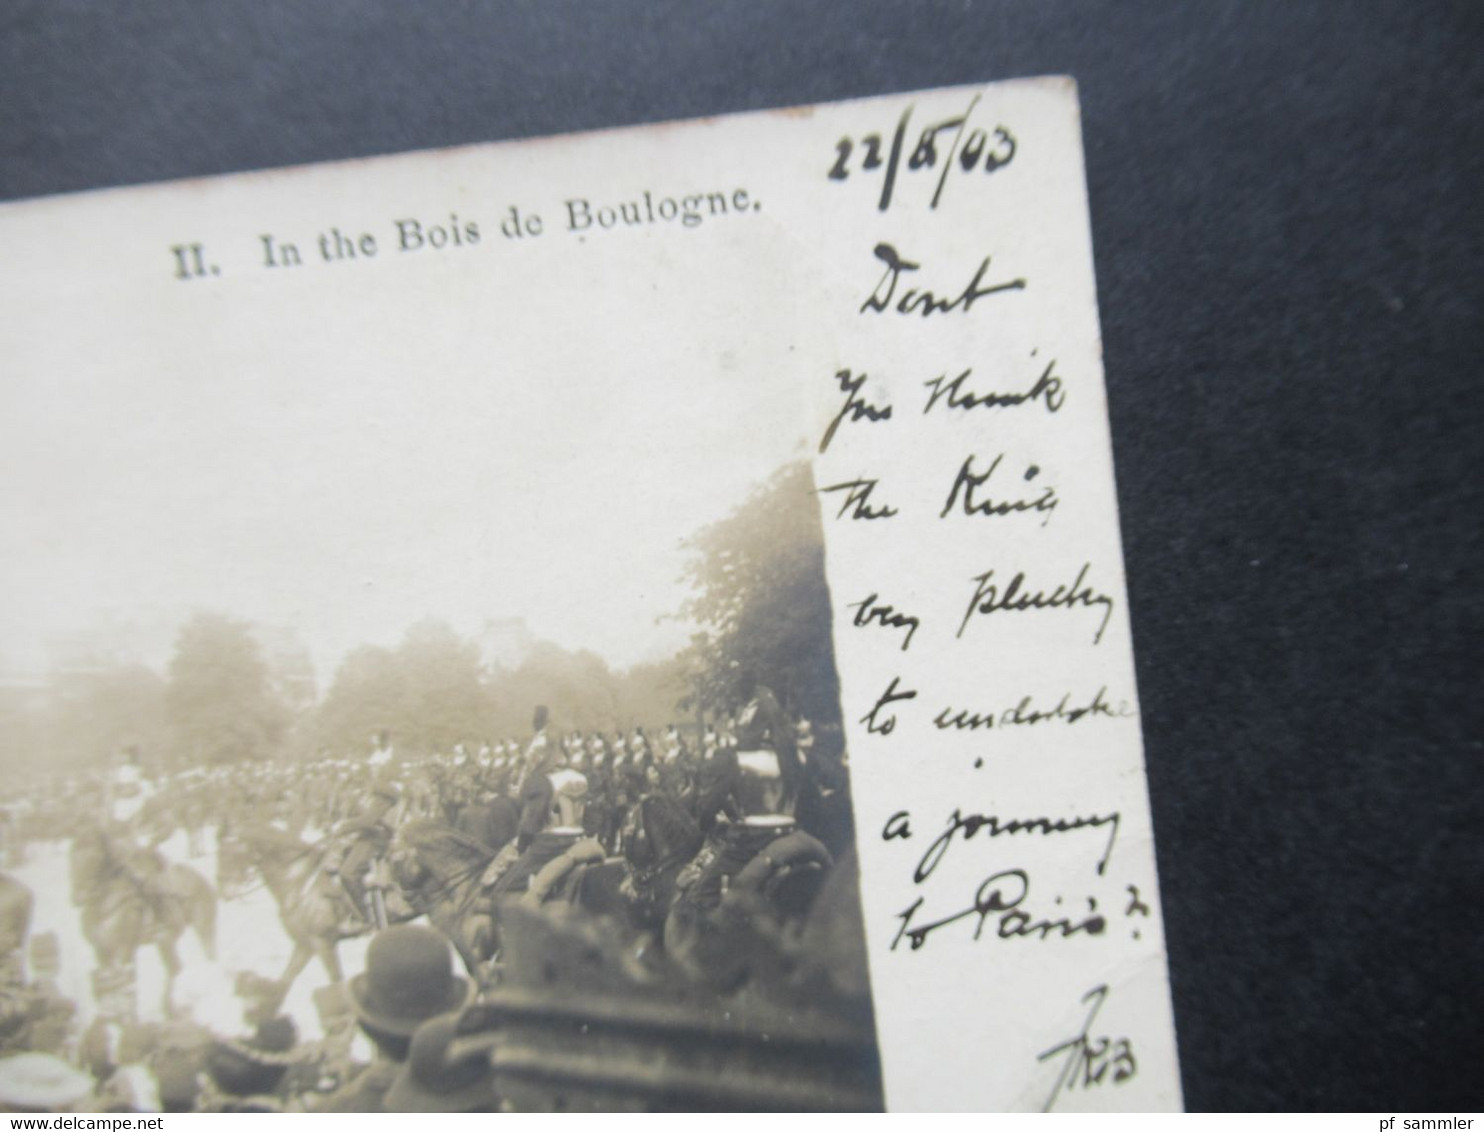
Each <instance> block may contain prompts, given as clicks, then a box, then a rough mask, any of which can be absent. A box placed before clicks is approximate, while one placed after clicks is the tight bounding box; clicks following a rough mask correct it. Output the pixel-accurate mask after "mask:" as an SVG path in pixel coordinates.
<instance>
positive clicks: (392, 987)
mask: <svg viewBox="0 0 1484 1132" xmlns="http://www.w3.org/2000/svg"><path fill="white" fill-rule="evenodd" d="M468 997H469V983H468V981H467V980H465V979H461V978H459V977H458V976H456V975H455V974H454V973H453V956H452V954H451V953H450V951H449V947H448V943H447V941H446V940H444V938H443V937H442V936H441V935H439V934H438V933H437V932H435V931H434V930H433V929H432V928H424V927H418V926H416V925H412V924H399V925H398V926H396V927H393V928H387V929H386V930H385V931H382V932H380V933H378V934H377V936H376V938H375V939H373V940H372V941H371V946H370V947H368V948H367V949H366V970H365V971H364V972H363V973H362V974H359V975H357V976H356V977H355V978H353V979H351V981H350V1002H351V1008H352V1009H353V1010H354V1011H355V1014H356V1017H357V1018H359V1019H360V1020H361V1021H362V1022H364V1023H365V1024H366V1025H368V1026H370V1027H372V1028H373V1029H375V1030H379V1031H381V1032H382V1033H384V1034H391V1035H393V1036H396V1037H410V1036H411V1034H412V1032H413V1031H414V1030H416V1029H417V1028H418V1026H419V1025H421V1024H422V1023H423V1022H426V1021H427V1020H428V1019H429V1018H432V1017H434V1016H435V1015H438V1014H443V1013H446V1012H447V1011H450V1010H457V1009H458V1008H459V1007H461V1006H463V1005H464V1001H465V1000H466V999H467V998H468Z"/></svg>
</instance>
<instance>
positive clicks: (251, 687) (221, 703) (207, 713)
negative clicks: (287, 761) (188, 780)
mask: <svg viewBox="0 0 1484 1132" xmlns="http://www.w3.org/2000/svg"><path fill="white" fill-rule="evenodd" d="M165 712H166V718H167V721H168V723H169V727H170V732H171V740H172V746H173V748H174V752H175V755H176V757H177V759H179V760H181V761H183V762H185V763H188V764H202V763H206V764H217V763H230V762H239V761H241V760H243V759H256V758H264V757H266V756H268V755H270V754H272V753H274V752H275V751H276V749H277V747H278V744H279V741H280V740H281V739H282V737H283V735H284V733H285V731H286V730H287V727H288V725H289V722H290V717H289V712H288V709H287V708H286V707H285V706H284V704H283V703H282V702H281V701H280V700H279V699H278V698H277V696H276V695H275V694H274V691H273V682H272V678H271V674H270V672H269V670H268V665H267V664H266V663H265V662H264V660H263V657H262V652H261V650H260V649H259V647H258V643H257V641H256V640H254V639H253V635H252V632H251V630H250V629H249V628H248V626H247V625H245V624H243V623H242V622H240V621H233V620H231V619H229V618H227V617H223V616H221V615H220V614H216V613H198V614H196V615H195V616H194V617H192V618H191V619H190V620H189V621H188V622H186V625H185V627H184V628H182V629H181V631H180V635H179V637H177V638H176V642H175V655H174V656H173V658H172V659H171V661H170V668H169V680H168V683H167V685H166V688H165Z"/></svg>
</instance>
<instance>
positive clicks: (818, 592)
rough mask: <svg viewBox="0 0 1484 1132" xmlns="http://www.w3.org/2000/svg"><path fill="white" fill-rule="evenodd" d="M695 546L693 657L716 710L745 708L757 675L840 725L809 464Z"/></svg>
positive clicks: (789, 469)
mask: <svg viewBox="0 0 1484 1132" xmlns="http://www.w3.org/2000/svg"><path fill="white" fill-rule="evenodd" d="M688 547H689V549H690V551H691V552H692V559H691V562H690V564H689V566H688V567H687V570H686V580H687V581H689V582H690V584H691V586H692V589H693V591H694V593H693V596H692V597H691V598H690V600H688V601H687V602H686V603H685V604H684V605H683V606H682V607H681V609H680V615H681V616H683V617H686V618H689V619H691V620H693V621H695V622H696V623H697V624H698V625H699V626H700V627H701V629H702V632H701V633H699V634H698V635H697V636H696V638H695V639H694V640H693V642H692V644H691V647H690V648H689V649H688V650H687V651H686V653H685V655H684V660H685V663H686V664H687V666H688V668H689V671H690V674H691V679H692V681H693V683H694V688H695V690H694V692H693V693H692V694H693V696H698V697H699V699H700V702H701V705H702V706H703V707H705V708H707V709H711V710H716V709H720V710H725V709H730V708H732V707H735V706H736V705H737V703H738V700H739V698H740V696H741V690H742V683H743V678H744V674H746V673H748V672H750V673H752V674H753V675H755V676H756V677H757V678H758V679H759V680H761V681H763V682H764V683H765V684H767V685H768V686H769V687H771V688H772V689H773V690H774V692H776V693H777V694H778V695H779V696H780V697H781V698H782V699H783V701H784V704H785V706H786V707H789V708H791V709H792V710H794V711H798V712H802V713H803V714H804V715H807V716H808V717H809V718H811V719H813V720H815V721H817V722H821V723H835V722H838V721H839V718H840V684H839V678H838V677H837V675H836V673H835V657H834V647H833V644H832V638H831V631H830V596H829V587H828V586H827V584H826V582H825V575H824V534H823V531H822V529H821V526H820V520H819V504H818V500H817V498H816V494H815V489H814V476H813V473H812V471H811V469H810V467H809V464H808V463H807V462H805V461H800V462H798V463H794V464H789V465H786V466H785V467H783V468H781V469H779V470H778V472H776V473H775V474H774V475H773V476H772V478H771V479H769V480H768V481H767V482H766V483H765V484H763V485H762V486H761V487H759V488H758V489H757V490H756V491H754V492H753V493H752V495H751V496H750V497H749V498H748V499H747V500H746V501H745V502H744V503H743V504H742V505H741V506H739V507H738V508H737V509H736V510H735V511H733V512H732V514H731V515H729V516H728V517H727V518H725V519H723V520H721V521H720V522H718V523H714V524H712V525H711V526H709V527H706V528H705V529H703V530H702V531H700V532H699V533H697V534H696V535H695V536H694V537H693V538H692V539H691V540H690V542H689V543H688Z"/></svg>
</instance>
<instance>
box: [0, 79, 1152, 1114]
mask: <svg viewBox="0 0 1484 1132" xmlns="http://www.w3.org/2000/svg"><path fill="white" fill-rule="evenodd" d="M1092 240H1093V234H1092V233H1091V231H1090V228H1089V219H1088V208H1087V200H1086V189H1085V181H1084V175H1083V166H1082V143H1081V136H1080V124H1079V110H1078V98H1077V91H1076V87H1075V85H1074V83H1073V82H1072V81H1071V80H1070V79H1066V78H1055V77H1053V78H1042V79H1029V80H1017V81H1012V82H1004V83H996V84H989V85H984V86H978V87H964V88H956V89H949V90H938V91H931V92H924V93H916V94H903V95H899V96H891V97H886V98H874V99H868V100H864V101H857V102H850V103H842V104H837V105H824V106H811V107H800V108H795V109H790V110H782V111H775V112H766V113H755V114H747V115H740V116H734V117H726V118H719V119H711V120H705V121H698V122H682V123H673V124H664V125H657V126H646V127H641V128H634V129H625V130H617V131H610V132H604V133H597V134H589V135H580V136H572V137H560V138H551V139H541V140H535V141H522V142H515V143H505V144H489V145H478V146H471V147H466V148H460V149H453V150H445V151H437V152H423V153H413V154H407V155H400V156H392V157H385V158H376V159H371V160H363V161H352V162H341V163H335V164H327V165H319V166H311V167H305V168H297V169H288V170H274V171H266V172H260V173H249V174H240V175H234V176H226V177H219V178H211V179H206V180H199V181H191V182H182V183H174V184H166V185H158V186H147V187H141V188H130V189H121V190H111V191H102V192H95V193H86V194H80V195H75V196H69V197H60V198H53V199H40V200H31V201H22V202H18V203H13V204H8V205H3V206H0V247H3V248H4V255H3V257H0V304H3V308H4V310H5V311H6V317H5V319H4V320H3V321H0V375H3V380H0V466H3V482H4V490H3V495H0V540H3V546H4V554H3V557H0V766H3V768H4V778H3V781H4V787H3V791H4V795H3V800H0V810H3V812H0V838H3V842H0V868H3V870H4V872H3V877H0V882H3V883H0V906H3V907H4V909H5V918H4V921H3V922H4V927H5V932H6V934H5V937H4V940H3V947H4V958H3V965H4V980H5V992H4V999H3V1001H4V1006H3V1008H0V1107H6V1108H8V1109H12V1110H42V1111H123V1110H128V1111H136V1112H159V1111H164V1112H178V1111H193V1110H194V1111H263V1112H277V1111H283V1112H293V1111H428V1112H460V1111H509V1110H541V1111H594V1110H596V1111H614V1110H630V1111H631V1110H686V1111H695V1110H790V1111H807V1110H841V1109H844V1110H862V1109H864V1110H870V1109H881V1108H886V1109H889V1110H904V1111H908V1110H1032V1111H1035V1110H1056V1111H1068V1110H1165V1109H1178V1108H1179V1107H1180V1104H1181V1094H1180V1081H1179V1068H1178V1060H1177V1052H1176V1043H1175V1032H1174V1023H1173V1018H1172V1013H1171V1006H1170V996H1169V987H1168V977H1167V972H1166V961H1165V951H1164V942H1163V935H1162V930H1161V908H1160V889H1159V884H1158V878H1157V875H1156V871H1155V856H1154V841H1153V830H1152V824H1151V819H1150V812H1149V805H1148V800H1147V794H1146V786H1145V777H1144V763H1143V746H1142V739H1141V732H1140V722H1139V708H1138V702H1139V701H1138V693H1137V689H1136V687H1135V682H1134V666H1133V657H1132V646H1131V639H1132V638H1131V629H1130V623H1129V610H1128V600H1127V594H1126V588H1125V579H1124V571H1123V563H1122V551H1121V542H1120V534H1119V525H1118V511H1117V495H1116V491H1115V481H1114V471H1113V468H1114V460H1113V453H1112V450H1111V443H1110V437H1109V430H1108V416H1107V406H1106V403H1105V393H1104V385H1103V375H1102V351H1101V343H1100V337H1099V329H1098V313H1097V292H1096V285H1095V280H1094V275H1093V258H1092V246H1093V245H1092Z"/></svg>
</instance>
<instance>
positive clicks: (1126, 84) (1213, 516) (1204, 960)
mask: <svg viewBox="0 0 1484 1132" xmlns="http://www.w3.org/2000/svg"><path fill="white" fill-rule="evenodd" d="M115 9H118V10H115ZM1481 32H1484V5H1481V4H1479V3H1476V2H1467V0H1466V2H1461V3H1456V4H1449V3H1409V2H1397V3H1384V4H1383V3H1345V4H1342V3H1338V2H1328V0H1323V2H1309V0H1306V2H1299V0H1287V2H1282V3H1256V2H1254V3H1227V2H1214V0H1201V2H1200V3H1183V2H1180V3H1177V2H1174V0H1171V2H1170V3H1167V4H1154V3H1143V2H1140V3H1112V2H1095V0H1086V2H1079V3H1072V2H1068V0H1048V2H1044V3H1032V2H1029V0H1024V2H1021V0H1017V2H1011V0H995V2H988V0H986V2H959V3H953V4H946V3H945V4H937V3H934V4H870V5H850V4H843V3H842V4H830V5H819V6H806V5H802V4H798V3H787V2H782V0H767V2H763V0H752V2H736V3H733V2H727V3H717V2H709V3H695V4H685V3H679V2H675V0H646V2H643V3H631V4H617V3H591V4H587V3H577V2H574V0H530V2H526V3H516V4H509V5H498V6H497V5H489V6H486V5H480V4H474V3H440V4H414V3H408V4H405V5H398V4H393V3H390V2H388V0H357V2H352V0H314V2H313V3H301V4H289V3H283V2H276V0H275V2H265V0H255V2H252V3H242V4H238V5H231V4H227V3H223V2H221V0H209V2H208V0H179V2H175V3H143V4H134V5H131V6H129V7H128V9H127V10H124V6H123V5H113V4H107V3H101V2H93V3H75V2H71V3H69V2H61V0H47V2H42V0H36V2H32V3H17V2H15V0H6V2H3V3H0V198H16V197H24V196H32V195H39V194H46V193H55V192H65V191H71V190H77V189H87V188H92V187H97V186H105V185H120V184H132V183H137V182H145V181H153V180H160V179H166V178H176V177H187V176H196V175H201V174H214V173H226V172H232V171H235V170H243V169H255V168H261V167H269V166H278V165H285V164H292V163H300V162H311V161H320V160H325V159H332V158H342V157H357V156H363V155H369V154H378V153H388V152H394V151H399V150H404V149H414V148H428V147H434V146H441V145H448V144H454V143H463V142H472V141H480V140H487V139H501V138H515V137H525V136H533V135H539V134H545V133H552V132H560V131H572V130H580V129H587V128H592V127H600V126H608V125H617V124H629V123H638V122H646V121H654V120H660V119H670V118H685V117H691V116H695V115H703V114H716V113H721V112H728V111H740V110H750V109H755V108H762V107H774V106H787V105H792V104H797V103H807V102H815V101H822V100H830V99H840V98H846V97H853V96H860V95H870V94H882V93H890V92H894V91H906V90H913V89H918V88H923V87H933V86H941V85H946V84H954V83H970V82H980V81H989V80H993V79H1000V78H1006V77H1011V76H1017V75H1035V74H1045V73H1067V74H1071V75H1073V76H1075V77H1076V78H1077V79H1078V81H1079V83H1080V86H1081V97H1082V108H1083V117H1084V130H1085V140H1086V147H1087V166H1088V177H1089V181H1090V196H1091V207H1092V222H1093V234H1094V241H1095V244H1096V255H1097V270H1098V279H1099V294H1100V302H1101V311H1102V320H1103V329H1104V335H1105V347H1106V364H1107V379H1108V392H1109V400H1110V404H1111V411H1112V426H1113V438H1114V448H1115V453H1116V459H1117V470H1118V479H1119V497H1120V500H1121V505H1122V521H1123V532H1124V540H1125V546H1126V551H1127V562H1128V578H1129V585H1130V587H1131V598H1132V616H1133V624H1134V638H1135V648H1136V653H1137V657H1138V673H1139V683H1140V693H1141V697H1142V703H1143V710H1144V727H1145V736H1146V740H1147V745H1148V760H1149V780H1150V790H1151V793H1152V797H1153V805H1154V816H1155V825H1156V830H1157V835H1158V850H1159V865H1160V870H1161V874H1162V881H1163V890H1164V891H1163V897H1164V913H1165V922H1166V925H1167V931H1168V937H1169V949H1170V965H1171V974H1172V979H1173V983H1174V995H1175V1010H1176V1019H1177V1023H1178V1027H1179V1033H1180V1047H1181V1054H1182V1059H1183V1066H1184V1082H1185V1090H1186V1099H1187V1104H1188V1105H1189V1107H1191V1108H1192V1109H1247V1108H1284V1109H1311V1108H1313V1109H1350V1108H1362V1109H1380V1110H1382V1111H1405V1110H1417V1109H1432V1110H1446V1109H1462V1108H1473V1109H1478V1108H1480V1107H1484V1104H1481V1098H1484V1074H1481V1072H1480V1070H1479V1069H1478V1068H1477V1066H1478V1058H1477V1055H1478V1054H1480V1053H1481V1052H1484V1048H1481V1047H1484V1040H1481V1038H1484V945H1481V927H1484V917H1481V912H1480V898H1481V896H1484V891H1481V889H1484V851H1481V844H1484V799H1481V795H1484V786H1481V781H1484V776H1481V767H1484V750H1481V746H1484V742H1481V740H1484V726H1481V722H1484V721H1481V714H1484V712H1481V707H1484V690H1481V688H1480V680H1479V675H1480V663H1479V661H1480V636H1481V624H1480V621H1481V618H1480V608H1481V598H1480V592H1479V584H1480V581H1479V577H1478V573H1477V566H1478V562H1479V543H1480V520H1481V516H1484V500H1481V491H1480V480H1479V476H1478V457H1479V453H1480V448H1481V444H1480V436H1481V425H1484V413H1481V398H1480V395H1479V392H1478V386H1479V383H1480V378H1481V376H1484V375H1481V373H1480V364H1481V335H1480V312H1481V309H1484V288H1481V270H1480V256H1481V251H1484V249H1481V241H1480V228H1481V224H1480V220H1481V211H1484V204H1481V202H1484V184H1481V177H1480V168H1481V164H1484V129H1481V111H1484V82H1481V77H1484V34H1481ZM3 254H4V250H3V249H0V255H3ZM79 317H86V316H85V313H83V312H80V314H79Z"/></svg>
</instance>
